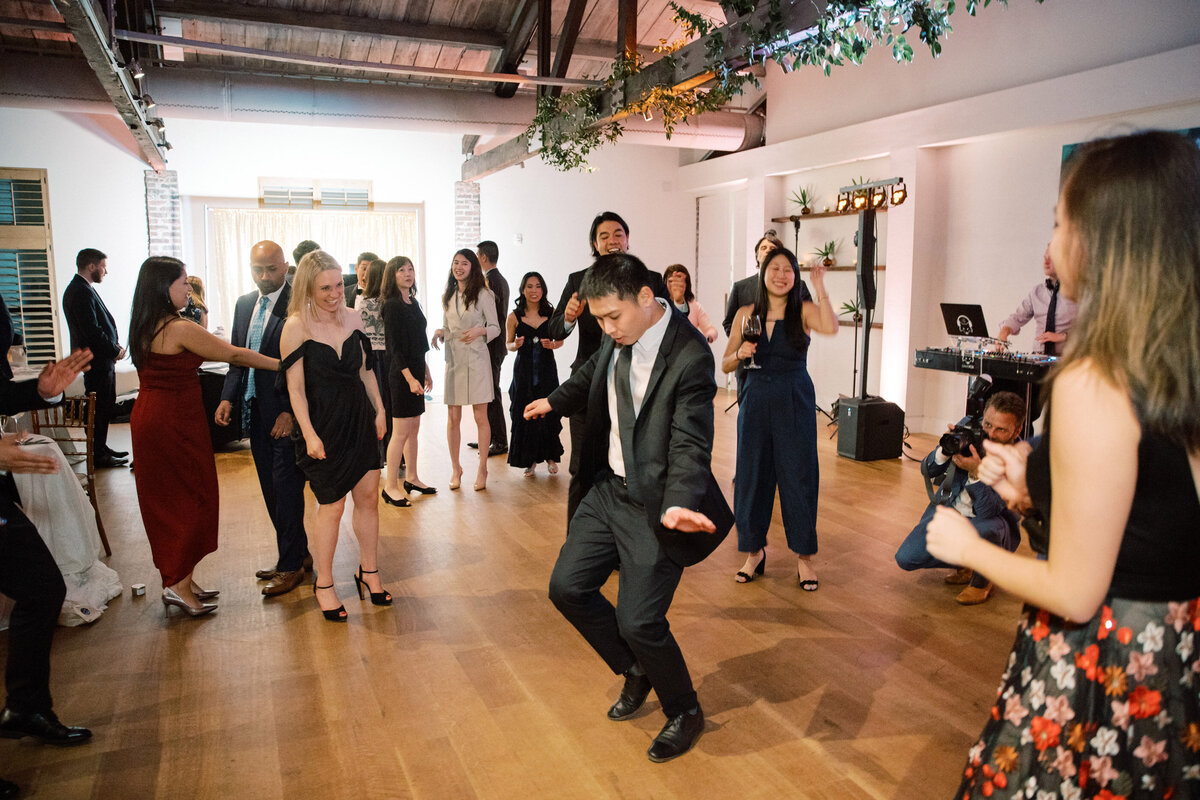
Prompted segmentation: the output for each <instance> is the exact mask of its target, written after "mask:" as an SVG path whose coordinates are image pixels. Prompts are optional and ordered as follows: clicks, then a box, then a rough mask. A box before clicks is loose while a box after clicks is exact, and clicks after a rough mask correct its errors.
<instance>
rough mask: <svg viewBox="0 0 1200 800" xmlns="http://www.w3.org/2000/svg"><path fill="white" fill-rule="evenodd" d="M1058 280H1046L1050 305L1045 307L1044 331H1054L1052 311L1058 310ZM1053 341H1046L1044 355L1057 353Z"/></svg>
mask: <svg viewBox="0 0 1200 800" xmlns="http://www.w3.org/2000/svg"><path fill="white" fill-rule="evenodd" d="M1058 286H1059V284H1058V281H1046V287H1047V288H1048V289H1050V306H1049V307H1048V308H1047V309H1046V333H1054V331H1055V326H1054V313H1055V312H1056V311H1058ZM1055 344H1056V343H1055V342H1046V349H1045V352H1046V355H1048V356H1052V355H1056V354H1057V348H1056V347H1055Z"/></svg>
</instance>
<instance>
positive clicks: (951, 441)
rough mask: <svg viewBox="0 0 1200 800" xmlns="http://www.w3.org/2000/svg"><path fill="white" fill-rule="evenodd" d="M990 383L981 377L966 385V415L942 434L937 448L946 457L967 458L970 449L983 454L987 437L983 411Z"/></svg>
mask: <svg viewBox="0 0 1200 800" xmlns="http://www.w3.org/2000/svg"><path fill="white" fill-rule="evenodd" d="M991 388H992V382H991V381H990V380H988V379H987V378H985V377H983V376H982V375H976V376H975V377H974V378H971V382H970V384H968V385H967V415H966V416H965V417H963V418H962V419H960V420H959V421H958V422H957V423H956V424H955V425H954V427H953V428H952V429H951V430H950V431H948V432H946V433H944V434H942V438H941V439H939V440H938V446H939V447H941V449H942V454H943V455H946V456H969V455H971V448H972V447H974V448H975V452H977V453H979V454H980V455H982V454H983V443H984V441H986V440H987V435H986V434H985V433H984V432H983V409H984V408H985V407H986V406H987V395H988V392H989V391H991Z"/></svg>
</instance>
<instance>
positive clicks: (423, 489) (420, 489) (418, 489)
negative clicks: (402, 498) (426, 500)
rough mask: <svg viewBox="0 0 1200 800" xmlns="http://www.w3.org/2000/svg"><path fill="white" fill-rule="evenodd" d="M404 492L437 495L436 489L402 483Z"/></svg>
mask: <svg viewBox="0 0 1200 800" xmlns="http://www.w3.org/2000/svg"><path fill="white" fill-rule="evenodd" d="M404 491H406V492H417V493H418V494H437V489H435V488H433V487H432V486H417V485H416V484H415V483H409V482H408V481H405V482H404Z"/></svg>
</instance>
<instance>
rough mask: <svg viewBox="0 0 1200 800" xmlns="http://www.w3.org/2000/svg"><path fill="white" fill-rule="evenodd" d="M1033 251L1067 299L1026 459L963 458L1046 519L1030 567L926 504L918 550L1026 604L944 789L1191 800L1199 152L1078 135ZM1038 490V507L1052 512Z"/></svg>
mask: <svg viewBox="0 0 1200 800" xmlns="http://www.w3.org/2000/svg"><path fill="white" fill-rule="evenodd" d="M1050 257H1051V259H1052V260H1053V261H1054V264H1055V267H1056V269H1057V270H1058V274H1059V277H1060V279H1061V280H1062V290H1063V292H1064V294H1066V296H1068V297H1070V298H1071V299H1073V300H1077V301H1078V302H1079V304H1080V305H1079V308H1080V314H1079V317H1078V318H1077V319H1076V321H1075V324H1074V326H1073V327H1072V328H1071V337H1070V339H1068V344H1067V349H1066V352H1065V353H1064V354H1063V356H1062V357H1061V359H1060V361H1059V364H1058V366H1057V368H1056V369H1055V371H1054V372H1053V373H1052V376H1051V379H1050V386H1049V388H1050V389H1051V392H1050V395H1051V399H1050V415H1049V418H1048V419H1047V422H1046V432H1045V435H1044V436H1043V437H1042V439H1041V442H1040V443H1039V444H1038V445H1037V447H1036V448H1035V449H1034V450H1033V452H1032V453H1029V452H1028V449H1027V448H1026V449H1018V448H1020V446H1019V445H1018V446H1017V447H1011V446H999V447H994V446H992V445H991V444H990V443H989V444H988V445H987V457H986V458H985V459H984V462H983V464H982V465H981V467H980V474H981V476H982V477H983V478H984V480H986V481H988V482H989V483H990V484H992V485H993V486H994V487H995V488H996V489H997V491H999V492H1000V493H1001V495H1002V496H1004V497H1005V499H1007V500H1008V501H1009V502H1010V504H1012V505H1013V506H1014V507H1016V508H1019V509H1021V510H1022V511H1024V512H1026V513H1027V514H1028V515H1029V516H1031V517H1033V518H1034V519H1035V521H1039V522H1040V523H1042V524H1043V525H1044V527H1042V528H1038V527H1037V526H1036V525H1035V526H1034V529H1035V530H1042V531H1044V533H1045V535H1041V534H1035V535H1031V544H1032V545H1033V548H1034V550H1035V551H1036V552H1038V553H1040V554H1043V555H1045V556H1046V558H1045V559H1044V560H1035V559H1029V558H1024V557H1022V556H1018V555H1015V554H1011V553H1007V552H1004V551H1002V550H1001V549H1000V548H998V547H995V546H994V545H991V544H989V543H987V542H985V541H983V540H982V539H980V538H979V537H978V536H977V535H975V533H974V531H973V529H972V528H971V526H970V524H969V523H967V522H966V521H965V520H963V519H962V518H961V517H959V516H958V515H957V514H956V513H955V512H953V511H951V510H949V509H939V511H938V514H937V515H936V516H935V517H934V520H933V522H932V523H931V524H930V526H929V540H928V544H929V551H930V553H932V554H933V555H934V556H935V557H936V558H940V559H943V560H945V561H947V562H949V563H953V564H961V565H963V566H965V567H970V568H972V569H975V570H977V571H979V572H981V573H983V574H985V575H987V576H988V577H989V578H991V579H992V580H994V581H995V582H997V583H999V584H1001V585H1003V586H1005V587H1006V588H1008V589H1009V590H1011V591H1013V592H1015V593H1016V594H1018V595H1020V596H1021V597H1023V598H1024V599H1025V600H1027V601H1028V603H1029V604H1028V605H1026V607H1025V611H1024V614H1023V616H1022V619H1021V623H1020V625H1019V626H1018V629H1017V640H1016V643H1015V645H1014V646H1013V651H1012V653H1011V654H1010V656H1009V660H1008V667H1007V669H1006V671H1005V673H1004V676H1003V677H1002V679H1001V684H1000V689H999V691H998V695H997V698H996V703H995V705H993V706H992V710H991V717H990V719H989V721H988V723H987V725H986V726H985V728H984V730H983V734H982V736H981V737H980V738H979V740H978V741H977V742H976V744H975V746H974V747H972V748H971V750H970V753H969V755H968V759H967V765H966V768H965V770H964V773H963V779H962V784H961V786H960V787H959V790H958V792H957V793H956V794H955V795H954V797H955V798H960V797H961V798H974V797H988V798H1017V797H1020V798H1033V800H1053V799H1055V798H1064V799H1065V800H1076V799H1077V798H1078V799H1082V798H1104V800H1133V798H1175V799H1176V800H1180V799H1181V798H1197V797H1200V660H1198V659H1197V655H1196V646H1197V642H1196V634H1197V630H1200V497H1198V487H1200V149H1197V147H1196V145H1195V143H1194V142H1191V141H1189V140H1187V139H1186V138H1184V137H1182V136H1178V135H1176V134H1170V133H1161V132H1147V133H1141V134H1136V135H1133V136H1127V137H1121V138H1116V139H1106V140H1101V141H1097V142H1092V143H1089V144H1087V145H1084V146H1083V147H1081V148H1080V149H1079V150H1078V151H1077V152H1076V154H1075V155H1074V157H1073V158H1072V160H1071V163H1070V164H1069V165H1068V168H1067V174H1066V177H1065V179H1064V181H1063V186H1062V192H1061V194H1060V196H1059V200H1058V206H1057V208H1056V209H1055V231H1054V238H1053V239H1052V240H1051V243H1050ZM1051 499H1053V503H1051Z"/></svg>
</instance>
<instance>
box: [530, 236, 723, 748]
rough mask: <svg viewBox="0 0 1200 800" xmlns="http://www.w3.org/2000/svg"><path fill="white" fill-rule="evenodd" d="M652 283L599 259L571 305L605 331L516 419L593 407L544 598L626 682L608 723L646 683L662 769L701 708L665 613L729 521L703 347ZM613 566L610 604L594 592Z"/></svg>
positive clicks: (693, 733) (622, 259)
mask: <svg viewBox="0 0 1200 800" xmlns="http://www.w3.org/2000/svg"><path fill="white" fill-rule="evenodd" d="M651 282H652V281H651V273H650V272H649V270H647V269H646V267H645V265H644V264H642V262H641V261H639V260H638V259H636V258H634V257H633V256H629V255H625V254H613V255H607V256H602V257H600V258H599V259H597V260H596V263H595V264H594V265H593V266H592V267H591V268H590V269H589V270H588V274H587V275H586V276H585V278H584V280H583V283H582V285H581V286H580V291H579V297H580V298H581V299H582V300H584V301H586V302H587V303H588V305H589V306H590V307H591V310H592V314H593V315H594V316H595V318H596V320H597V321H598V324H599V325H600V326H601V327H602V328H603V330H604V332H605V333H606V334H608V336H607V337H606V338H605V339H604V340H603V342H602V343H601V345H600V348H599V349H598V350H597V351H596V353H595V354H594V355H593V356H592V357H591V358H590V359H588V361H587V363H585V364H583V365H582V366H581V367H580V368H579V369H578V370H577V371H576V372H575V374H574V375H572V376H571V378H570V379H569V380H568V381H567V382H566V383H564V384H563V385H562V386H560V387H559V388H558V389H556V390H555V391H554V392H552V393H551V394H550V396H549V397H548V398H545V399H543V400H536V401H534V402H533V403H531V404H530V405H529V406H528V407H527V408H526V409H525V416H526V417H527V418H533V417H539V416H543V415H545V414H546V413H548V412H550V411H555V412H557V413H559V414H569V413H571V412H573V411H576V410H577V409H579V408H581V407H584V406H586V407H587V408H588V409H589V410H590V414H589V416H588V427H587V431H586V435H585V436H584V439H583V447H582V452H581V454H580V468H579V476H580V480H581V482H582V483H583V485H584V489H585V491H586V493H585V496H584V499H583V502H582V503H581V504H580V506H579V509H578V510H577V511H576V513H575V516H574V517H573V518H572V519H571V525H570V532H569V533H568V535H567V541H566V543H565V544H563V547H562V550H561V551H560V552H559V555H558V561H557V562H556V563H555V565H554V571H553V573H552V574H551V577H550V599H551V600H552V601H553V602H554V605H555V606H556V607H557V608H558V609H559V611H561V612H562V614H563V616H565V617H566V618H567V619H568V620H569V621H570V622H571V624H572V625H574V626H575V628H576V629H577V630H578V631H579V632H580V633H581V634H583V637H584V638H585V639H586V640H587V642H588V644H590V645H591V646H592V648H593V649H595V650H596V652H597V653H598V654H599V655H600V657H601V658H603V659H604V661H605V663H606V664H608V666H609V668H610V669H612V671H613V672H614V673H616V674H624V676H625V686H624V689H623V690H622V692H621V696H620V698H619V699H618V700H617V702H616V703H614V704H613V706H612V707H611V708H610V709H609V711H608V717H609V719H612V720H623V719H628V718H629V717H631V716H632V715H633V714H634V713H636V712H637V710H638V709H639V708H640V707H641V706H642V704H643V703H644V702H645V700H646V696H647V695H648V694H649V693H650V689H652V688H653V689H654V691H655V693H656V694H657V695H658V699H659V701H660V702H661V703H662V709H663V713H664V714H665V715H666V716H667V724H666V725H665V726H664V727H663V729H662V731H661V732H660V733H659V734H658V736H657V737H656V738H655V740H654V742H653V743H652V744H651V745H650V749H649V750H648V751H647V755H648V756H649V757H650V760H651V761H668V760H670V759H672V758H675V757H676V756H680V755H683V754H684V753H685V752H687V751H688V750H689V749H690V748H691V747H692V745H693V744H694V743H695V742H696V739H698V738H699V736H700V733H701V731H703V729H704V714H703V712H702V711H701V710H700V703H699V701H698V700H697V698H696V692H695V690H694V689H693V687H692V680H691V676H690V675H689V674H688V669H687V664H686V663H685V662H684V660H683V654H682V653H681V652H680V650H679V645H678V644H676V642H675V638H674V637H673V636H672V634H671V629H670V625H669V624H668V623H667V610H668V609H669V608H670V606H671V600H672V598H673V597H674V595H675V588H676V587H677V586H678V585H679V579H680V577H681V576H682V574H683V568H684V567H686V566H690V565H692V564H695V563H697V562H699V561H701V560H702V559H704V558H705V557H706V556H707V555H708V554H709V553H711V552H712V551H713V550H714V549H715V548H716V547H717V545H719V544H720V543H721V540H722V539H723V538H724V536H725V534H727V533H728V532H729V529H730V527H731V526H732V525H733V514H732V512H731V511H730V510H729V505H728V503H726V502H725V498H724V496H722V494H721V490H720V489H719V488H718V487H717V482H716V479H714V478H713V475H712V470H711V468H710V467H711V462H712V442H713V398H714V397H715V395H716V392H717V386H716V382H715V381H714V379H713V355H712V350H711V349H710V348H709V346H708V342H706V341H705V339H704V336H703V334H701V333H700V332H699V331H697V330H696V329H695V327H693V326H692V325H691V323H689V322H688V320H687V317H685V316H683V315H682V314H681V313H679V312H678V311H676V310H675V309H673V308H671V307H670V306H669V305H667V304H666V303H665V302H664V301H662V300H661V299H660V298H658V297H656V296H655V294H654V291H653V289H651ZM618 567H619V568H620V571H621V578H620V582H619V586H618V590H617V605H616V607H614V606H613V605H612V604H611V603H610V602H609V601H608V600H607V599H606V598H605V596H604V595H603V594H602V593H601V591H600V589H601V587H602V586H603V585H604V582H605V581H606V580H607V579H608V577H609V575H610V574H611V573H612V571H613V570H614V569H616V568H618Z"/></svg>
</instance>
